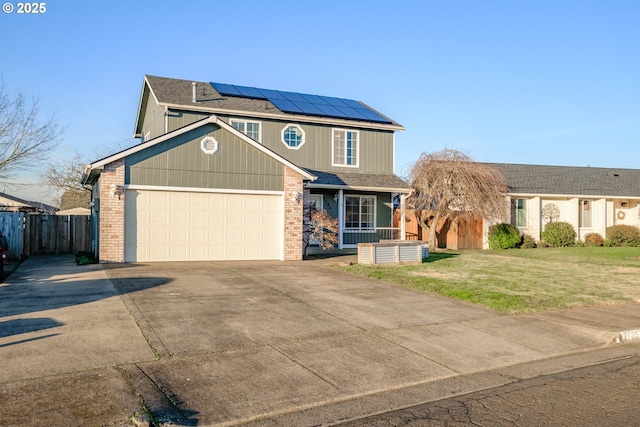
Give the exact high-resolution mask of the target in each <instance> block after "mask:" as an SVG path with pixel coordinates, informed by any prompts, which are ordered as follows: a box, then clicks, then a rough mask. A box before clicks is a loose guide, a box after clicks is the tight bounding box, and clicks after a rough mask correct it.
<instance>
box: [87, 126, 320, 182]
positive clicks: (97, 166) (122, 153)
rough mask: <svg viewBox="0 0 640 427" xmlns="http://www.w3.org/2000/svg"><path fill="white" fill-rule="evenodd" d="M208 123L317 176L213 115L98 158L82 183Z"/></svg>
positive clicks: (308, 176) (305, 174)
mask: <svg viewBox="0 0 640 427" xmlns="http://www.w3.org/2000/svg"><path fill="white" fill-rule="evenodd" d="M206 124H215V125H218V126H220V128H222V129H225V130H227V131H229V132H231V133H233V134H234V135H236V136H238V137H239V138H241V139H242V140H244V141H245V142H247V143H248V144H250V145H251V146H252V147H254V148H257V149H258V150H259V151H261V152H263V153H264V154H266V155H268V156H269V157H271V158H273V159H275V160H277V161H279V162H280V163H282V164H284V165H286V166H287V167H289V168H291V169H293V170H294V171H295V172H297V173H299V174H300V175H302V176H303V177H304V178H305V179H307V180H309V181H313V180H315V179H316V178H317V177H316V176H314V175H312V174H310V173H309V172H307V171H306V170H305V169H302V168H301V167H299V166H297V165H295V164H293V163H291V162H290V161H289V160H287V159H285V158H284V157H282V156H280V155H279V154H277V153H275V152H273V151H271V150H269V149H268V148H266V147H265V146H263V145H262V144H260V143H259V142H257V141H254V140H253V138H249V137H248V136H247V135H245V134H244V133H242V132H240V131H239V130H237V129H236V128H234V127H233V126H231V125H230V124H229V123H227V122H225V121H224V120H219V119H218V118H217V117H216V116H214V115H211V116H209V117H207V118H205V119H201V120H198V121H197V122H194V123H191V124H190V125H188V126H185V127H182V128H180V129H176V130H175V131H172V132H170V133H166V134H164V135H162V136H159V137H157V138H154V139H152V140H150V141H148V142H144V143H142V144H138V145H135V146H133V147H131V148H128V149H126V150H123V151H120V152H119V153H116V154H113V155H111V156H109V157H105V158H104V159H102V160H98V161H97V162H94V163H91V164H88V165H86V166H85V168H84V176H83V177H82V183H86V178H88V177H89V173H90V172H91V171H92V170H96V169H101V168H103V167H104V166H105V165H107V164H109V163H112V162H114V161H116V160H120V159H122V158H124V157H127V156H130V155H131V154H134V153H137V152H139V151H142V150H144V149H147V148H149V147H153V146H154V145H156V144H159V143H161V142H164V141H166V140H169V139H171V138H174V137H176V136H178V135H182V134H184V133H187V132H190V131H192V130H194V129H197V128H199V127H201V126H204V125H206Z"/></svg>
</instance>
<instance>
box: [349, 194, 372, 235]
mask: <svg viewBox="0 0 640 427" xmlns="http://www.w3.org/2000/svg"><path fill="white" fill-rule="evenodd" d="M344 227H345V229H348V230H356V231H375V229H376V198H375V197H374V196H346V197H345V198H344Z"/></svg>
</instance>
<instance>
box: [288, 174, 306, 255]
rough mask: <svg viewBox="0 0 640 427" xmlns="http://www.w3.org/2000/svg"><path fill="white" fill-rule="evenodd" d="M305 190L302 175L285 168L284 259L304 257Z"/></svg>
mask: <svg viewBox="0 0 640 427" xmlns="http://www.w3.org/2000/svg"><path fill="white" fill-rule="evenodd" d="M303 196H304V191H303V187H302V175H300V174H299V173H297V172H295V171H294V170H292V169H291V168H288V167H285V168H284V234H283V235H284V242H283V244H284V258H283V259H284V260H285V261H298V260H301V259H302V215H303V210H304V209H303V208H304V202H303Z"/></svg>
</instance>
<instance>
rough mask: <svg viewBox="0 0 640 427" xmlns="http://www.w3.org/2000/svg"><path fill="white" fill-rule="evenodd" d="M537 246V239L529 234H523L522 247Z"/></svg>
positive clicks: (531, 247)
mask: <svg viewBox="0 0 640 427" xmlns="http://www.w3.org/2000/svg"><path fill="white" fill-rule="evenodd" d="M536 246H537V244H536V239H534V238H533V237H531V236H529V235H528V234H523V235H522V243H520V249H533V248H535V247H536Z"/></svg>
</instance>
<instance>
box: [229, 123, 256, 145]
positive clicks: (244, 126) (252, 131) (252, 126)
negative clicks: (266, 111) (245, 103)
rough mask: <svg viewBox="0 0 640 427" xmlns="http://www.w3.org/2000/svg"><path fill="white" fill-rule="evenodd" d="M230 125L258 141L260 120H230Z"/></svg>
mask: <svg viewBox="0 0 640 427" xmlns="http://www.w3.org/2000/svg"><path fill="white" fill-rule="evenodd" d="M231 126H233V127H234V128H236V129H238V130H239V131H240V132H242V133H244V134H245V135H247V136H248V137H249V138H251V139H253V140H254V141H257V142H260V122H251V121H249V120H231Z"/></svg>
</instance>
